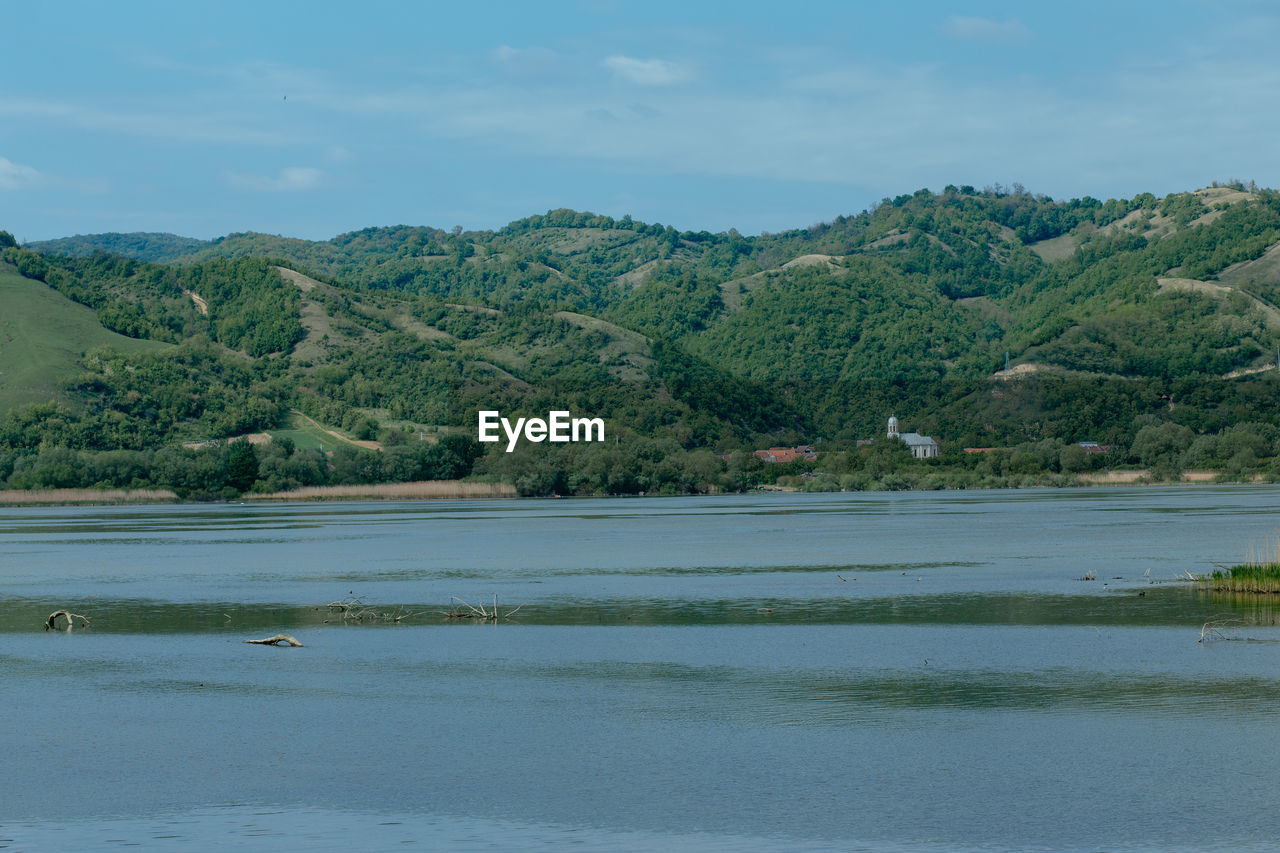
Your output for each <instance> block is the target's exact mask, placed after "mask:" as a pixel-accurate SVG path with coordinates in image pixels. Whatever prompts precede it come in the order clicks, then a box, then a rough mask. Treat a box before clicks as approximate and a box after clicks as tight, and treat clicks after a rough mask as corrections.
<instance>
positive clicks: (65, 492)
mask: <svg viewBox="0 0 1280 853" xmlns="http://www.w3.org/2000/svg"><path fill="white" fill-rule="evenodd" d="M177 499H178V496H177V495H176V494H174V493H173V492H171V491H169V490H168V489H9V490H5V491H0V504H3V505H7V506H14V505H22V504H122V503H128V504H134V503H168V502H170V501H176V500H177Z"/></svg>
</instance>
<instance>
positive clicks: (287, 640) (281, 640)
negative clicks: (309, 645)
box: [245, 634, 302, 648]
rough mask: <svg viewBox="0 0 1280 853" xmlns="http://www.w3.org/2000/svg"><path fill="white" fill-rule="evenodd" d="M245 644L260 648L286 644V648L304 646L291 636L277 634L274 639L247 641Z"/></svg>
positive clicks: (265, 638) (264, 638)
mask: <svg viewBox="0 0 1280 853" xmlns="http://www.w3.org/2000/svg"><path fill="white" fill-rule="evenodd" d="M245 642H246V643H253V644H254V645H258V646H278V645H281V644H284V645H286V646H294V647H295V648H296V647H298V646H301V645H302V643H299V642H298V641H297V640H295V639H294V638H293V637H292V636H290V635H289V634H276V635H275V636H274V637H263V638H262V639H261V640H245Z"/></svg>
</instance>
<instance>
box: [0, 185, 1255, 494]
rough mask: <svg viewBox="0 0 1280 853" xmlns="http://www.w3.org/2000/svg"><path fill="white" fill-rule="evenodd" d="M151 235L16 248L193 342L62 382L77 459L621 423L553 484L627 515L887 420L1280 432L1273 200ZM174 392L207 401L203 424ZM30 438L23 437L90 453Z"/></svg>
mask: <svg viewBox="0 0 1280 853" xmlns="http://www.w3.org/2000/svg"><path fill="white" fill-rule="evenodd" d="M142 237H146V238H148V239H142V238H141V237H139V236H138V235H89V236H87V237H76V238H68V239H67V240H64V241H57V242H51V243H47V244H42V247H41V248H42V250H43V252H42V253H37V252H33V251H30V250H29V249H25V250H24V249H19V248H12V247H11V248H8V249H5V250H4V251H5V257H6V258H8V259H9V260H10V261H11V262H13V263H14V264H16V265H17V266H18V268H19V269H20V270H21V272H22V273H24V274H25V275H27V276H28V277H32V278H38V279H41V280H43V281H46V282H47V283H48V284H49V285H50V286H51V287H53V288H55V289H56V290H58V291H59V292H60V293H62V294H64V295H65V296H67V297H68V298H70V299H72V300H74V301H76V302H78V303H80V304H82V305H84V306H88V307H90V308H92V309H94V310H95V311H96V312H97V317H98V320H99V321H100V322H101V324H102V325H104V326H106V327H107V328H109V329H113V330H115V331H118V332H121V333H124V334H127V335H129V336H130V338H131V339H133V338H142V337H147V338H152V339H154V340H158V341H168V342H173V343H177V344H181V345H182V346H181V347H180V348H179V350H178V352H181V353H182V354H183V355H182V356H181V357H180V358H179V357H176V356H175V357H169V358H167V359H164V358H161V359H159V360H156V359H155V358H153V357H151V356H145V355H144V354H135V355H136V356H137V357H134V356H129V355H128V354H125V355H121V356H119V357H117V358H116V359H115V360H106V361H103V360H99V361H97V362H94V363H93V364H87V363H85V362H83V361H82V362H80V363H75V361H74V359H72V360H71V362H65V361H64V362H62V363H60V366H59V367H58V369H57V370H54V371H53V373H60V374H61V375H62V376H64V377H67V378H69V379H71V380H72V381H71V383H70V384H69V385H68V386H67V387H68V389H69V390H68V392H67V394H68V395H69V396H68V398H69V399H76V400H79V401H80V402H81V403H82V404H83V405H84V406H85V407H87V410H88V411H90V412H91V413H93V417H96V418H99V419H107V420H110V419H116V421H118V422H119V425H117V427H116V428H115V429H112V430H107V429H97V430H91V429H85V430H82V431H81V432H80V433H77V435H78V436H80V438H78V439H77V441H80V442H81V443H82V445H83V446H85V447H91V446H92V447H97V446H103V447H105V446H107V445H106V444H104V443H103V442H108V441H109V440H108V439H107V438H104V436H117V435H126V436H129V440H131V441H135V442H143V443H145V442H152V443H154V442H156V441H160V442H166V441H175V440H178V439H179V438H184V437H197V438H219V437H223V436H225V435H228V434H234V430H248V429H260V428H269V427H270V426H272V425H273V424H274V425H275V426H277V427H283V426H285V423H284V420H285V418H286V416H287V413H288V411H289V410H290V409H297V410H298V411H300V412H303V413H305V415H307V416H308V417H310V418H313V419H314V420H315V421H316V422H318V423H320V424H323V425H324V428H325V429H332V430H335V431H341V432H343V433H344V434H345V435H347V436H348V437H349V438H351V439H353V440H363V441H371V440H373V439H375V438H377V439H381V440H382V441H383V445H384V446H387V447H394V446H396V445H397V443H402V442H404V441H405V440H406V437H407V436H416V437H422V436H443V435H468V434H470V433H471V432H472V431H473V430H474V423H473V421H474V418H475V412H476V410H477V409H480V408H498V409H502V410H510V411H513V412H515V411H518V412H521V413H523V414H535V413H539V412H545V411H547V410H548V409H551V408H571V409H577V410H582V411H589V412H591V413H592V414H598V415H600V416H602V417H605V418H606V420H607V422H608V424H609V432H610V434H611V435H614V436H616V437H617V439H618V441H619V442H624V441H625V442H627V443H619V444H618V445H617V447H618V448H625V454H629V455H626V456H625V458H623V457H618V458H605V457H604V456H602V455H600V454H603V450H601V449H598V448H597V449H592V450H591V451H590V452H589V453H588V452H587V451H583V453H585V454H586V455H585V456H581V457H580V458H579V457H573V460H570V459H569V457H565V461H564V462H563V465H562V464H561V463H556V465H557V466H559V467H555V470H554V471H551V472H550V473H548V471H546V470H543V471H542V473H541V474H539V475H538V476H537V477H534V479H532V480H529V481H528V482H529V483H532V484H533V485H532V486H530V488H533V489H534V490H543V491H555V490H567V491H578V490H582V489H591V488H605V489H606V490H615V489H616V490H624V491H625V490H642V489H644V488H645V487H644V485H643V484H642V482H641V480H638V479H636V478H635V477H632V476H631V474H624V473H619V472H620V471H631V472H632V473H634V470H633V469H635V468H637V466H638V467H639V468H640V469H643V470H647V471H649V472H650V473H651V474H652V473H653V472H654V471H657V470H660V469H662V465H661V464H660V461H659V460H662V459H675V458H679V459H681V460H682V461H681V463H680V465H678V466H675V467H676V468H679V469H681V471H683V473H679V472H677V473H672V474H671V476H672V477H673V478H675V479H674V480H672V481H671V482H680V483H683V484H684V485H680V486H678V488H685V487H686V486H687V479H681V478H682V477H696V476H700V475H699V474H697V473H695V471H701V472H702V474H705V473H706V470H709V469H710V468H711V467H714V465H722V463H719V462H716V463H714V465H713V463H709V462H707V461H706V458H704V457H701V456H699V457H696V459H695V457H694V456H693V455H691V454H698V453H708V452H714V453H719V454H727V453H730V452H732V451H734V450H742V449H751V448H754V447H760V446H767V445H769V444H786V443H794V442H802V441H809V442H813V441H820V442H821V443H822V446H823V447H824V448H826V449H827V450H828V451H835V452H840V451H845V450H851V449H852V448H854V447H855V446H856V443H857V441H859V440H861V439H865V438H869V437H872V436H875V435H879V434H880V432H881V431H882V426H883V422H884V419H885V418H886V417H887V415H888V414H889V413H897V414H898V415H899V416H900V417H904V418H908V419H909V423H910V425H911V427H912V428H913V429H917V430H919V431H924V432H929V433H931V434H935V435H938V436H939V437H942V438H943V439H945V440H946V441H949V442H952V443H953V444H969V445H976V446H999V445H1009V444H1017V443H1020V442H1045V441H1049V442H1060V443H1061V442H1066V443H1071V442H1076V441H1082V440H1086V439H1089V440H1097V441H1101V442H1103V443H1106V444H1115V445H1118V446H1123V447H1126V448H1128V447H1130V446H1131V445H1133V444H1134V442H1135V441H1136V436H1137V435H1138V434H1139V433H1141V432H1142V430H1143V429H1145V428H1146V427H1149V426H1153V425H1167V426H1169V428H1170V429H1172V428H1173V427H1177V428H1178V429H1185V430H1187V431H1188V433H1187V434H1189V435H1191V436H1201V437H1208V436H1212V435H1215V434H1218V433H1221V432H1223V431H1224V430H1228V429H1231V428H1233V427H1234V426H1235V425H1237V424H1241V423H1248V422H1257V423H1262V424H1265V425H1268V428H1272V427H1276V428H1280V413H1277V412H1276V411H1275V410H1274V406H1272V405H1271V404H1270V402H1269V400H1270V399H1272V398H1273V397H1274V386H1275V380H1276V378H1277V372H1276V371H1275V370H1274V361H1275V352H1276V347H1277V344H1280V194H1277V193H1276V192H1274V191H1271V190H1259V189H1256V188H1253V187H1249V188H1246V187H1243V186H1238V185H1235V186H1229V187H1211V188H1208V189H1204V190H1199V191H1197V192H1194V193H1175V194H1171V195H1169V196H1166V197H1165V198H1163V199H1160V198H1156V197H1155V196H1152V195H1150V194H1143V195H1139V196H1137V197H1135V198H1132V199H1112V200H1109V201H1106V202H1103V201H1099V200H1097V199H1093V198H1089V197H1085V198H1082V199H1072V200H1068V201H1055V200H1053V199H1050V198H1047V197H1044V196H1039V195H1034V194H1032V193H1028V192H1026V191H1024V190H1022V189H1021V188H1019V187H1014V188H1003V187H995V188H990V189H985V190H976V189H974V188H972V187H947V188H946V189H945V190H944V191H943V192H941V193H932V192H929V191H927V190H920V191H918V192H915V193H911V194H906V195H902V196H898V197H897V198H893V199H884V200H883V201H882V202H881V203H879V204H877V205H875V206H874V207H872V208H871V209H869V210H866V211H864V212H862V213H859V214H856V215H850V216H842V217H838V218H837V219H835V220H833V221H832V222H828V223H823V224H820V225H815V226H812V227H810V228H806V229H798V230H793V231H787V232H782V233H779V234H762V235H758V236H744V235H741V234H739V233H737V232H736V231H733V230H730V231H728V232H722V233H709V232H705V231H701V232H692V231H685V232H678V231H676V230H675V229H674V228H670V227H665V226H662V225H661V224H656V223H652V224H651V223H643V222H638V221H635V220H632V219H631V218H630V217H623V218H621V219H615V218H613V217H610V216H603V215H597V214H593V213H588V212H579V211H572V210H553V211H549V212H547V213H546V214H543V215H538V216H531V217H527V218H526V219H522V220H519V221H517V222H513V223H511V224H509V225H507V226H505V227H503V228H501V229H498V230H495V231H471V232H463V231H461V230H459V229H455V230H454V231H452V232H446V231H443V230H440V229H435V228H430V227H418V226H394V227H387V228H369V229H364V230H362V231H357V232H351V233H348V234H343V235H339V236H337V237H335V238H333V239H331V240H327V241H319V242H312V241H305V240H296V239H291V238H283V237H275V236H271V235H263V234H251V233H249V234H233V235H228V236H227V237H224V238H220V239H218V240H213V241H188V242H183V240H182V239H181V238H174V239H167V238H165V239H161V238H159V237H156V236H155V235H142ZM126 238H128V239H126ZM103 247H112V248H114V249H116V250H118V251H123V252H126V253H129V254H131V255H132V256H133V257H132V258H123V257H120V256H118V255H110V254H103V253H102V252H101V251H97V250H100V249H102V248H103ZM53 249H56V250H57V252H53V251H51V250H53ZM184 249H189V251H186V252H185V254H181V255H177V256H175V255H174V254H173V253H174V252H178V251H182V250H184ZM60 253H61V254H60ZM162 256H163V257H165V258H168V259H170V261H169V262H167V263H156V262H154V260H148V258H151V259H154V258H157V257H162ZM23 310H26V309H23ZM1006 353H1008V355H1009V358H1010V360H1011V362H1012V367H1013V370H1012V371H1010V372H1008V373H1005V372H1004V371H1003V368H1004V366H1005V357H1006V356H1005V354H1006ZM148 383H150V384H148ZM165 384H167V385H169V386H174V387H180V388H188V387H189V388H198V389H201V390H200V391H199V392H198V393H195V397H194V399H195V400H196V401H197V402H198V405H197V404H195V403H193V399H192V398H191V397H190V396H189V397H183V398H179V397H178V396H176V395H174V394H173V393H171V392H168V391H164V390H162V388H161V387H160V386H161V385H165ZM133 397H137V398H138V400H135V401H134V402H132V403H131V402H129V400H130V399H133ZM139 400H140V402H139ZM23 417H27V420H25V421H23V422H22V423H23V424H24V425H23V426H22V428H21V429H17V428H14V429H12V430H10V432H9V433H8V435H10V436H16V437H10V438H7V439H6V438H4V437H3V434H0V442H8V445H9V446H11V447H14V448H20V447H29V446H32V445H31V443H32V442H35V443H39V442H41V441H43V442H45V443H46V444H47V443H49V442H51V441H52V442H55V443H56V442H58V441H60V440H67V439H65V437H64V438H59V436H61V435H63V433H60V432H59V430H58V428H55V427H47V428H46V427H42V426H40V424H47V423H52V421H51V420H50V416H48V415H40V416H38V417H35V416H32V417H28V416H26V415H24V416H23ZM273 419H274V420H273ZM114 422H115V421H113V423H114ZM101 423H106V421H105V420H104V421H102V422H101ZM121 425H123V426H121ZM126 426H127V428H126ZM64 432H65V431H64ZM1178 435H1179V436H1184V434H1183V433H1181V432H1179V433H1178ZM143 436H146V438H145V440H144V438H143ZM1184 437H1185V436H1184ZM114 440H116V439H110V441H114ZM95 442H98V443H97V444H95ZM1176 443H1182V438H1179V439H1178V442H1176ZM1276 450H1277V451H1280V448H1276ZM1180 452H1181V451H1180ZM1251 452H1252V453H1254V455H1255V460H1263V459H1270V458H1272V456H1274V454H1273V453H1271V452H1270V451H1267V452H1263V449H1262V448H1261V447H1259V448H1253V449H1251ZM540 453H541V455H540V456H528V457H527V458H521V457H520V456H519V454H513V455H512V457H511V458H507V457H506V456H500V457H493V458H491V459H490V460H489V461H488V462H486V463H485V464H490V465H491V466H492V472H493V473H497V474H501V475H503V476H511V477H524V476H525V475H526V474H528V475H529V476H531V477H532V476H533V475H532V474H530V473H529V472H530V470H532V469H538V468H539V466H543V467H545V465H544V463H545V462H546V459H547V458H548V457H555V458H559V456H557V455H556V454H558V453H559V451H558V450H557V451H554V452H553V451H552V450H551V449H550V448H544V449H542V450H541V451H540ZM617 453H624V451H623V450H617ZM593 454H595V455H593ZM681 454H683V455H681ZM1041 455H1042V456H1045V454H1044V453H1042V454H1041ZM1049 455H1052V454H1049ZM1203 455H1204V454H1203V453H1201V454H1200V456H1196V457H1195V458H1200V457H1201V456H1203ZM597 456H599V458H597ZM711 458H712V459H714V456H712V457H711ZM1047 458H1048V456H1045V459H1047ZM1132 458H1133V459H1134V460H1136V459H1138V458H1139V454H1136V453H1135V454H1134V456H1133V457H1132ZM1189 458H1190V457H1189ZM1122 461H1123V460H1122ZM1036 464H1040V463H1036ZM1046 464H1047V463H1046ZM1073 464H1074V463H1073ZM1258 464H1262V463H1258ZM512 466H514V467H512ZM521 466H523V467H521ZM574 466H581V468H582V469H583V472H582V473H580V476H581V477H583V478H584V479H582V480H581V481H577V480H574V477H575V476H579V475H571V474H570V473H567V472H569V471H570V469H574ZM682 466H683V467H682ZM553 467H554V466H553ZM1247 467H1248V466H1245V467H1244V468H1242V469H1241V470H1245V468H1247ZM575 470H576V469H575ZM1253 470H1258V469H1257V468H1256V466H1255V467H1254V469H1253ZM588 471H589V473H586V472H588ZM556 472H558V473H556ZM610 472H613V473H610ZM722 473H723V471H722ZM544 475H545V476H544ZM352 476H354V475H352ZM726 476H727V475H726ZM548 478H550V479H548ZM557 478H559V479H557ZM588 483H594V484H595V485H585V484H588ZM601 483H613V484H614V485H609V486H600V484H601ZM650 485H651V486H652V483H651V484H650ZM667 485H670V483H668V484H667ZM663 487H665V486H663ZM522 488H523V487H522Z"/></svg>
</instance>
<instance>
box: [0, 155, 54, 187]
mask: <svg viewBox="0 0 1280 853" xmlns="http://www.w3.org/2000/svg"><path fill="white" fill-rule="evenodd" d="M42 180H43V175H41V174H40V173H39V172H37V171H36V170H35V169H33V168H31V167H30V166H24V165H23V164H21V163H15V162H13V161H12V160H8V159H6V158H4V157H0V190H23V189H27V188H28V187H34V186H37V185H38V184H40V182H41V181H42Z"/></svg>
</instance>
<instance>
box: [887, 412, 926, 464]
mask: <svg viewBox="0 0 1280 853" xmlns="http://www.w3.org/2000/svg"><path fill="white" fill-rule="evenodd" d="M889 438H896V439H898V440H899V441H901V442H903V443H904V444H906V445H907V447H910V448H911V455H912V456H914V457H915V458H916V459H931V458H932V457H934V456H937V455H938V442H936V441H934V440H933V439H932V438H930V437H929V436H927V435H920V434H919V433H914V432H901V433H900V432H898V419H897V418H895V417H893V416H892V415H890V416H889Z"/></svg>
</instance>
